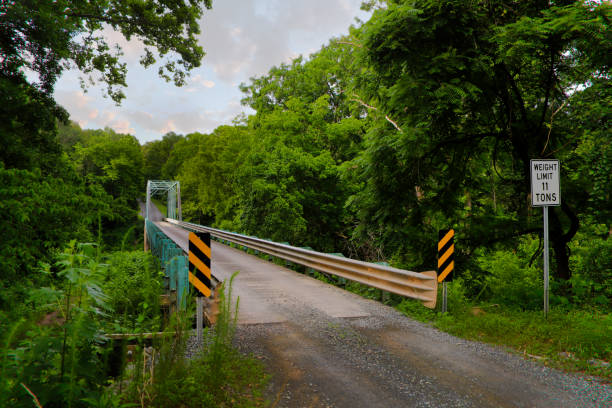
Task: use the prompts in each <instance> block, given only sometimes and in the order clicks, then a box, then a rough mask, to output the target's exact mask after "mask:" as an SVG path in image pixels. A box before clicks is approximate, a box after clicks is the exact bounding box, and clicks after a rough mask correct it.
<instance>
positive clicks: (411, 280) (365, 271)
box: [165, 218, 438, 309]
mask: <svg viewBox="0 0 612 408" xmlns="http://www.w3.org/2000/svg"><path fill="white" fill-rule="evenodd" d="M165 221H166V222H169V223H172V224H175V225H178V226H180V227H182V228H185V229H187V230H191V231H199V232H210V234H211V235H212V236H213V237H216V238H218V239H223V240H226V241H229V242H232V243H234V244H237V245H241V246H245V247H247V248H250V249H253V250H255V251H260V252H263V253H266V254H269V255H272V256H275V257H278V258H282V259H285V260H287V261H290V262H294V263H296V264H300V265H304V266H306V267H309V268H312V269H315V270H317V271H320V272H325V273H329V274H333V275H336V276H339V277H342V278H346V279H350V280H352V281H355V282H359V283H362V284H364V285H368V286H372V287H374V288H378V289H382V290H385V291H388V292H392V293H396V294H398V295H402V296H406V297H409V298H412V299H417V300H420V301H421V302H423V305H424V306H426V307H429V308H431V309H433V308H435V306H436V299H437V294H438V281H437V279H436V272H435V271H427V272H421V273H417V272H411V271H406V270H403V269H398V268H393V267H390V266H386V265H380V264H374V263H369V262H363V261H358V260H355V259H351V258H341V257H338V256H335V255H329V254H323V253H321V252H316V251H312V250H309V249H304V248H296V247H292V246H290V245H286V244H280V243H277V242H272V241H268V240H265V239H261V238H255V237H249V236H246V235H241V234H236V233H233V232H227V231H223V230H218V229H215V228H209V227H205V226H202V225H198V224H193V223H190V222H184V221H177V220H174V219H171V218H166V219H165Z"/></svg>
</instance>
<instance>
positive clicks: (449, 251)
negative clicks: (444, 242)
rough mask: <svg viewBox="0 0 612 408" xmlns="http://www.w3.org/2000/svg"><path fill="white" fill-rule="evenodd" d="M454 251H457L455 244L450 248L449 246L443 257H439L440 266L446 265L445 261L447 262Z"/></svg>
mask: <svg viewBox="0 0 612 408" xmlns="http://www.w3.org/2000/svg"><path fill="white" fill-rule="evenodd" d="M453 252H455V244H453V245H451V246H450V248H448V251H446V252H445V253H444V255H442V258H440V259H438V268H439V267H441V266H442V265H444V262H446V260H447V259H448V257H449V256H451V255H452V254H453Z"/></svg>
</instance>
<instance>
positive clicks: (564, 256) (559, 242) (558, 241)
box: [549, 203, 580, 280]
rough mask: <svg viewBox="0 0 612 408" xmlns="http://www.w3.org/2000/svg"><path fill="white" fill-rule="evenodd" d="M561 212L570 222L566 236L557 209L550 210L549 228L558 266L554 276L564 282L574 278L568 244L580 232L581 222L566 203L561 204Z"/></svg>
mask: <svg viewBox="0 0 612 408" xmlns="http://www.w3.org/2000/svg"><path fill="white" fill-rule="evenodd" d="M561 210H562V211H563V212H564V213H565V215H567V217H568V218H569V220H570V227H569V229H568V231H567V232H566V233H565V234H564V233H563V226H562V225H561V220H560V219H559V215H558V214H557V210H556V209H555V208H551V209H550V221H551V222H550V226H549V228H550V238H551V242H552V248H553V251H554V256H555V262H556V264H557V269H556V273H555V274H554V276H555V277H557V278H559V279H562V280H568V279H569V278H571V276H572V271H571V269H570V266H569V248H568V247H567V244H568V243H569V242H570V241H571V240H572V238H574V236H575V235H576V232H578V227H579V226H580V221H579V220H578V217H577V216H576V214H574V211H572V209H571V208H570V207H569V206H568V205H567V204H566V203H562V204H561Z"/></svg>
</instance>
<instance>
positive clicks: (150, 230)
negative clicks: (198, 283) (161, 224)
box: [145, 219, 189, 309]
mask: <svg viewBox="0 0 612 408" xmlns="http://www.w3.org/2000/svg"><path fill="white" fill-rule="evenodd" d="M145 223H146V231H147V240H148V241H149V247H150V248H151V252H152V253H153V255H155V256H156V257H157V258H159V260H160V263H161V266H162V268H163V269H164V273H165V275H166V276H167V277H168V279H169V289H170V291H176V297H177V300H178V302H179V305H180V307H181V309H185V307H186V301H187V294H188V293H189V269H188V266H187V265H188V262H187V257H186V256H185V253H184V252H183V250H182V249H181V248H179V247H178V246H177V245H176V244H175V243H174V241H172V240H171V239H170V238H168V237H167V236H166V234H164V233H163V231H162V230H160V229H159V228H158V227H157V225H155V224H154V223H153V222H152V221H150V220H148V219H147V220H146V222H145Z"/></svg>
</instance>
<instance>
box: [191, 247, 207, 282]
mask: <svg viewBox="0 0 612 408" xmlns="http://www.w3.org/2000/svg"><path fill="white" fill-rule="evenodd" d="M189 262H191V263H192V264H194V265H195V267H196V268H198V269H199V270H200V272H202V273H203V274H204V275H206V277H207V278H209V279H210V269H209V268H208V266H206V265H205V264H204V262H202V261H200V259H199V258H198V257H197V256H195V255H194V254H193V253H192V252H190V253H189ZM189 272H191V271H189Z"/></svg>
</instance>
